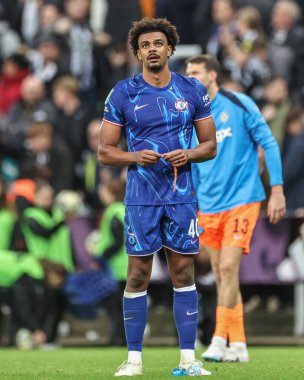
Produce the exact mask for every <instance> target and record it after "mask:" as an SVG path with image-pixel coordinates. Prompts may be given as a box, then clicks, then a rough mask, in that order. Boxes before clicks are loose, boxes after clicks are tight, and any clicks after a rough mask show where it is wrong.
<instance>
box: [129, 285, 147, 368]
mask: <svg viewBox="0 0 304 380" xmlns="http://www.w3.org/2000/svg"><path fill="white" fill-rule="evenodd" d="M123 312H124V324H125V332H126V340H127V346H128V362H130V363H134V364H140V363H141V351H142V343H143V337H144V330H145V327H146V323H147V316H148V303H147V291H144V292H140V293H130V292H126V291H125V292H124V298H123Z"/></svg>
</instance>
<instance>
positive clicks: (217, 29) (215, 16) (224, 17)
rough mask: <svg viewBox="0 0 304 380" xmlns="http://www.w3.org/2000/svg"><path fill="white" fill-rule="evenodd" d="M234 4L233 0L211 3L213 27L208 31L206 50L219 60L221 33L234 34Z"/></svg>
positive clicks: (221, 48) (221, 59) (221, 57)
mask: <svg viewBox="0 0 304 380" xmlns="http://www.w3.org/2000/svg"><path fill="white" fill-rule="evenodd" d="M235 16H236V5H235V3H234V0H214V1H213V3H212V9H211V17H212V21H213V28H212V31H211V33H210V36H209V39H208V42H207V46H206V51H207V53H208V54H212V55H214V56H217V57H218V59H219V60H220V62H222V61H223V59H224V57H223V46H222V42H221V39H222V35H223V34H224V33H226V32H227V33H229V34H231V35H232V36H234V35H235V34H236V22H235Z"/></svg>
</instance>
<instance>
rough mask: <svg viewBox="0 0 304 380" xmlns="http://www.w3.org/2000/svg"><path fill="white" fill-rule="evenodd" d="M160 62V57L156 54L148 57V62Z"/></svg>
mask: <svg viewBox="0 0 304 380" xmlns="http://www.w3.org/2000/svg"><path fill="white" fill-rule="evenodd" d="M158 60H159V56H158V55H155V54H153V55H149V57H148V61H149V62H152V63H153V62H157V61H158Z"/></svg>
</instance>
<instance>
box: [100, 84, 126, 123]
mask: <svg viewBox="0 0 304 380" xmlns="http://www.w3.org/2000/svg"><path fill="white" fill-rule="evenodd" d="M122 100H123V96H122V92H121V86H120V85H119V83H118V84H117V85H116V86H115V87H114V88H112V90H111V91H110V92H109V95H108V96H107V98H106V100H105V107H104V116H103V120H104V121H107V122H109V123H111V124H115V125H119V126H123V125H124V122H125V121H124V116H123V107H122Z"/></svg>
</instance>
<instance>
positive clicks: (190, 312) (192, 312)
mask: <svg viewBox="0 0 304 380" xmlns="http://www.w3.org/2000/svg"><path fill="white" fill-rule="evenodd" d="M197 313H198V311H187V315H193V314H197Z"/></svg>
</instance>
